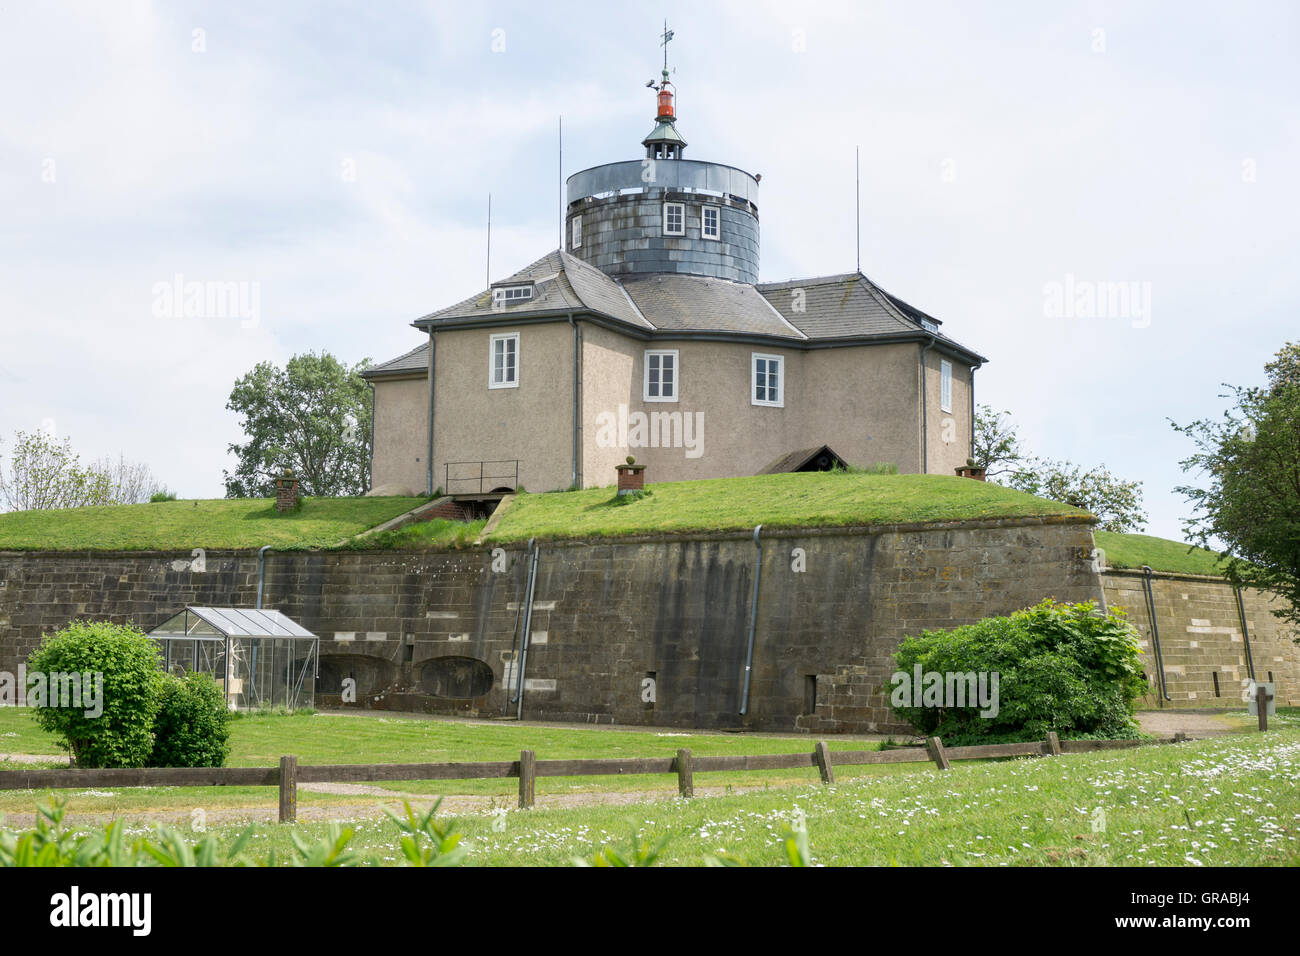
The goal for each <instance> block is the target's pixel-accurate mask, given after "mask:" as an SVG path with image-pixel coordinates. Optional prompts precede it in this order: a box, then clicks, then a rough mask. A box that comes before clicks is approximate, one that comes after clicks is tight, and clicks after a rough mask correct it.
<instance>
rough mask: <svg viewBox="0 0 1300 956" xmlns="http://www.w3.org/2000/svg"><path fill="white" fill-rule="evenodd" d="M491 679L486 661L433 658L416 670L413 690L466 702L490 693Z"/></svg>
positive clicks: (473, 658) (470, 658) (490, 672)
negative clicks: (415, 681)
mask: <svg viewBox="0 0 1300 956" xmlns="http://www.w3.org/2000/svg"><path fill="white" fill-rule="evenodd" d="M493 682H494V677H493V675H492V668H491V666H489V665H488V663H487V662H486V661H481V660H479V659H478V658H476V657H435V658H434V659H433V660H430V661H425V662H424V664H423V666H421V668H420V678H419V680H418V681H417V686H418V687H419V689H420V691H421V692H422V693H425V694H428V695H429V696H430V697H443V698H448V699H451V700H470V699H473V698H475V697H483V696H484V695H486V694H487V693H488V692H489V691H491V690H492V684H493Z"/></svg>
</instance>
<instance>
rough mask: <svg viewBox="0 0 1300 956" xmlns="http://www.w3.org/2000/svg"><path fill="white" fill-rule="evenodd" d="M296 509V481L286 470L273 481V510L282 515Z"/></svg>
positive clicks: (290, 472) (291, 473)
mask: <svg viewBox="0 0 1300 956" xmlns="http://www.w3.org/2000/svg"><path fill="white" fill-rule="evenodd" d="M297 507H298V479H297V478H295V477H294V474H293V472H292V471H290V470H289V469H288V468H286V469H285V470H284V474H283V475H281V476H280V477H279V478H277V479H275V510H276V511H278V512H280V514H284V513H285V512H286V511H293V510H294V509H295V508H297Z"/></svg>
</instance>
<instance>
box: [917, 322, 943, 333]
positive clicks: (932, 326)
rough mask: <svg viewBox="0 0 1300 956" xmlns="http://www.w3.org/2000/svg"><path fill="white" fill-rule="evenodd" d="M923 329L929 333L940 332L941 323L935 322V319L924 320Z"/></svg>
mask: <svg viewBox="0 0 1300 956" xmlns="http://www.w3.org/2000/svg"><path fill="white" fill-rule="evenodd" d="M921 328H923V329H925V330H926V331H927V332H938V331H939V323H938V322H936V321H934V319H922V320H921Z"/></svg>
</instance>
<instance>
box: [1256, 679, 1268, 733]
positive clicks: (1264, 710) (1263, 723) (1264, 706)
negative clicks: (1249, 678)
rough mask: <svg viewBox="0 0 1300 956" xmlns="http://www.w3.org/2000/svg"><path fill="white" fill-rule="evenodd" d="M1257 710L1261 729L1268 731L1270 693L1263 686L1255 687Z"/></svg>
mask: <svg viewBox="0 0 1300 956" xmlns="http://www.w3.org/2000/svg"><path fill="white" fill-rule="evenodd" d="M1255 709H1256V710H1257V711H1259V729H1260V730H1268V692H1267V691H1266V690H1265V689H1264V687H1263V686H1262V685H1256V687H1255Z"/></svg>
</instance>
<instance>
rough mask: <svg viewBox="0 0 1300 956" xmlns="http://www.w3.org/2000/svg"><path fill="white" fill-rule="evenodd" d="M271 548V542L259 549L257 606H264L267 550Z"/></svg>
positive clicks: (259, 607)
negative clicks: (263, 590)
mask: <svg viewBox="0 0 1300 956" xmlns="http://www.w3.org/2000/svg"><path fill="white" fill-rule="evenodd" d="M270 550H271V546H270V545H269V544H264V545H262V547H260V548H258V549H257V607H258V609H259V610H261V607H262V581H263V580H264V579H265V577H266V552H268V551H270Z"/></svg>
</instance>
